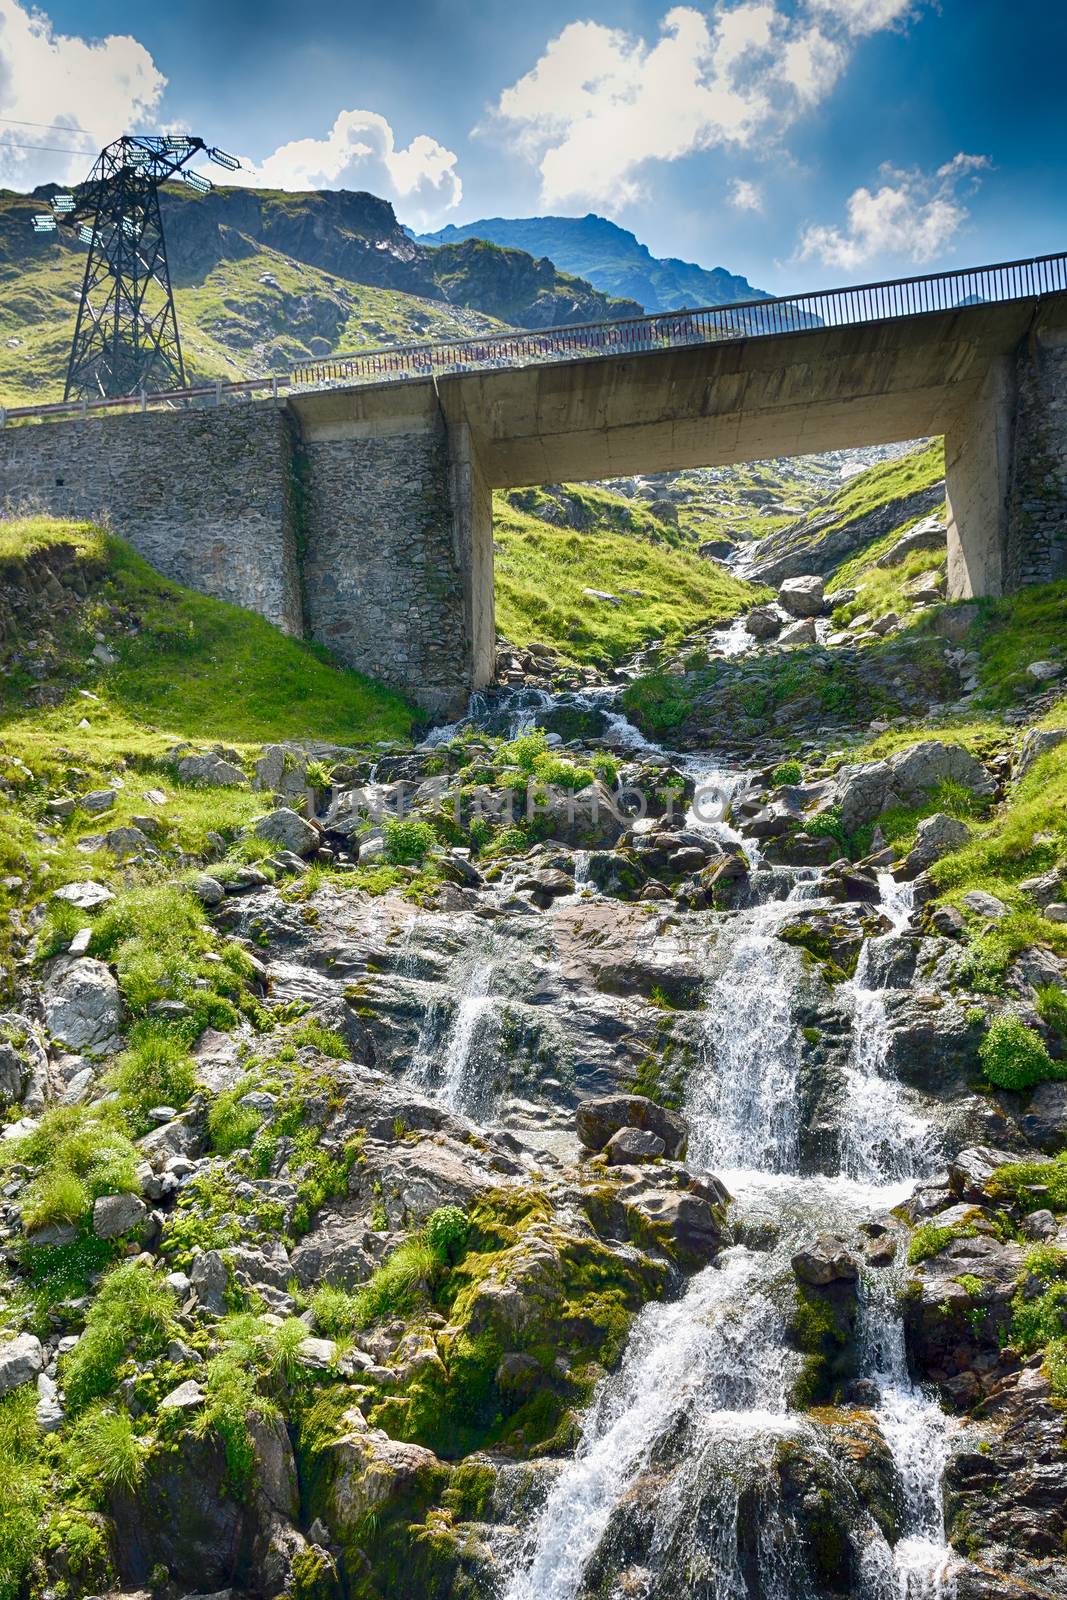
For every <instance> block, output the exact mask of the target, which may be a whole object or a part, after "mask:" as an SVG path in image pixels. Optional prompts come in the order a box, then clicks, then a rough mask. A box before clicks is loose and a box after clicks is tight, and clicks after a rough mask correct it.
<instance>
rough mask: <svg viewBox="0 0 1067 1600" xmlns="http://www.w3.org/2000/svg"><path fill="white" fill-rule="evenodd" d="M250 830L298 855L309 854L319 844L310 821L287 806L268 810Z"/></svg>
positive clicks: (278, 846)
mask: <svg viewBox="0 0 1067 1600" xmlns="http://www.w3.org/2000/svg"><path fill="white" fill-rule="evenodd" d="M252 831H253V833H254V834H255V836H256V838H257V839H265V840H266V841H267V843H268V844H272V845H274V846H276V847H277V848H278V849H279V850H292V851H293V853H294V855H298V856H309V855H310V854H311V853H312V851H313V850H316V849H318V845H319V835H318V833H317V831H316V830H315V829H314V828H313V827H312V826H311V824H310V822H305V820H304V818H303V817H301V816H298V815H297V813H296V812H295V811H291V810H290V809H289V807H288V806H279V807H278V809H277V810H276V811H268V813H267V815H266V816H265V817H260V819H259V821H258V822H257V823H256V825H255V827H254V828H253V830H252Z"/></svg>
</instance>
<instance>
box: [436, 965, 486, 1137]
mask: <svg viewBox="0 0 1067 1600" xmlns="http://www.w3.org/2000/svg"><path fill="white" fill-rule="evenodd" d="M492 979H493V967H492V964H491V962H489V961H482V962H479V964H478V965H477V966H476V967H474V968H473V970H472V972H471V974H470V977H469V978H468V979H467V982H466V984H465V985H464V988H463V992H462V994H461V995H460V997H459V1001H458V1003H457V1005H456V1011H455V1016H454V1017H453V1019H452V1026H451V1028H450V1030H449V1033H448V1038H447V1039H446V1041H445V1045H444V1051H443V1054H444V1061H443V1064H442V1068H441V1079H440V1083H439V1085H438V1090H437V1098H438V1100H439V1101H440V1103H441V1104H442V1105H443V1106H444V1107H445V1109H446V1110H447V1111H460V1112H463V1113H464V1114H465V1115H468V1116H473V1115H474V1113H475V1112H476V1111H477V1110H478V1109H479V1108H484V1103H485V1100H486V1098H487V1095H490V1096H491V1091H492V1085H491V1083H487V1081H486V1080H487V1077H488V1076H489V1074H490V1073H491V1072H492V1069H493V1068H494V1067H495V1065H496V1050H495V1048H494V1047H495V1042H496V1024H497V1015H496V1013H497V1006H496V1001H495V1000H494V999H493V997H492V995H491V994H490V992H489V988H490V984H491V983H492Z"/></svg>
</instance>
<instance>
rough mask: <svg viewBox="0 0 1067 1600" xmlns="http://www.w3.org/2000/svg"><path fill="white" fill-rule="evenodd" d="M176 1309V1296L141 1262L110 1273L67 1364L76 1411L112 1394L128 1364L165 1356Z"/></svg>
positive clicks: (71, 1404)
mask: <svg viewBox="0 0 1067 1600" xmlns="http://www.w3.org/2000/svg"><path fill="white" fill-rule="evenodd" d="M177 1309H178V1306H177V1301H176V1300H175V1298H174V1292H173V1290H171V1289H169V1288H168V1287H167V1285H166V1284H165V1283H164V1282H163V1280H162V1279H161V1278H159V1277H157V1276H156V1275H155V1274H154V1273H153V1272H152V1271H151V1269H150V1268H148V1267H145V1266H142V1265H141V1263H140V1262H139V1261H131V1262H127V1263H125V1264H123V1265H122V1266H119V1267H115V1268H114V1269H113V1270H112V1271H111V1272H109V1273H108V1274H107V1276H106V1277H105V1278H104V1279H103V1280H102V1282H101V1284H100V1287H99V1289H98V1290H97V1292H96V1297H95V1299H94V1300H93V1303H92V1305H91V1306H90V1308H89V1315H88V1317H87V1318H86V1323H85V1332H84V1333H83V1334H82V1336H81V1338H80V1339H79V1340H78V1343H77V1344H76V1345H75V1347H74V1349H73V1350H72V1351H71V1352H70V1354H69V1355H68V1356H67V1357H66V1358H65V1359H64V1362H63V1369H62V1374H61V1378H62V1383H63V1387H64V1389H65V1390H66V1395H67V1404H68V1406H69V1407H70V1409H71V1411H72V1412H74V1413H76V1412H78V1411H81V1410H82V1409H84V1407H86V1406H87V1405H89V1404H90V1402H91V1401H93V1400H98V1399H100V1398H101V1397H102V1396H104V1395H106V1394H109V1393H110V1392H111V1391H112V1390H113V1389H114V1387H115V1383H116V1380H117V1378H118V1374H119V1370H120V1368H121V1367H122V1366H123V1364H124V1363H125V1362H127V1361H129V1360H136V1361H149V1360H151V1359H152V1358H153V1357H154V1356H158V1355H161V1354H162V1352H163V1351H164V1350H165V1349H166V1346H167V1343H168V1341H169V1340H170V1339H171V1338H172V1337H173V1335H174V1333H175V1332H176V1331H177V1325H176V1323H175V1316H176V1313H177Z"/></svg>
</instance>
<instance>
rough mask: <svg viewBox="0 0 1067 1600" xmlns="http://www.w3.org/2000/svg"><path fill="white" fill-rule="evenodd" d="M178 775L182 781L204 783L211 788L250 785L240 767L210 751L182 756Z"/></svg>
mask: <svg viewBox="0 0 1067 1600" xmlns="http://www.w3.org/2000/svg"><path fill="white" fill-rule="evenodd" d="M178 777H179V778H180V779H181V781H182V783H198V784H203V785H205V787H207V788H211V789H225V788H234V787H238V786H240V787H242V788H244V787H247V785H248V779H247V778H246V777H245V775H244V773H243V772H242V771H241V769H240V767H236V766H234V764H233V762H232V761H225V760H224V759H223V758H222V756H220V755H215V754H214V753H213V752H210V751H209V752H208V753H207V754H206V755H199V756H195V755H194V756H182V758H181V760H180V761H179V762H178Z"/></svg>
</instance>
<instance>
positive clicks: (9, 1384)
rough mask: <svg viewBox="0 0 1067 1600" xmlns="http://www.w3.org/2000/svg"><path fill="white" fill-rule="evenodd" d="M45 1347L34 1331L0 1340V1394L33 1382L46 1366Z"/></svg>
mask: <svg viewBox="0 0 1067 1600" xmlns="http://www.w3.org/2000/svg"><path fill="white" fill-rule="evenodd" d="M44 1364H45V1361H44V1349H43V1347H42V1345H41V1341H40V1339H38V1338H37V1337H36V1336H35V1335H34V1334H32V1333H19V1334H16V1335H15V1337H14V1338H13V1339H8V1340H7V1341H6V1342H0V1395H5V1394H9V1393H10V1392H11V1390H12V1389H20V1388H21V1387H22V1385H23V1384H24V1383H32V1382H34V1381H35V1380H36V1377H37V1374H38V1373H39V1372H41V1371H42V1370H43V1368H44Z"/></svg>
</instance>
